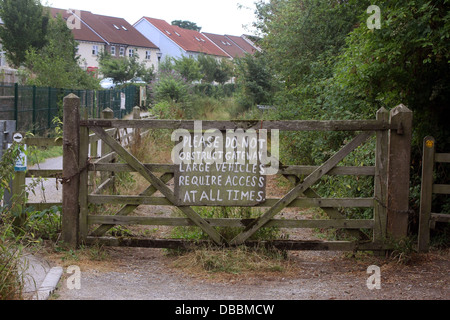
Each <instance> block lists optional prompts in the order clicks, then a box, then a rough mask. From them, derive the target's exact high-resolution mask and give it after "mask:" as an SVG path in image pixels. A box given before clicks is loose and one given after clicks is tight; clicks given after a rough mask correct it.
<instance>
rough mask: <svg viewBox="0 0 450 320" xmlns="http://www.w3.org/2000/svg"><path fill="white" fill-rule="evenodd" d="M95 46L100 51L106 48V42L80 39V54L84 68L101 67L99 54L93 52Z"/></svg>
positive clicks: (81, 64)
mask: <svg viewBox="0 0 450 320" xmlns="http://www.w3.org/2000/svg"><path fill="white" fill-rule="evenodd" d="M94 46H97V47H98V52H100V51H102V50H105V44H104V43H96V42H83V41H78V55H79V56H80V66H81V67H82V68H83V69H87V68H89V67H95V68H98V67H99V64H98V55H95V54H93V53H92V51H93V49H94Z"/></svg>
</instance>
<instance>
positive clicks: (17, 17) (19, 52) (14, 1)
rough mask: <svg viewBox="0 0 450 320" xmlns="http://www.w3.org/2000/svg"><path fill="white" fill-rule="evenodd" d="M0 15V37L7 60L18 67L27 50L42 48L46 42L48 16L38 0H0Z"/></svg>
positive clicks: (22, 61) (23, 60)
mask: <svg viewBox="0 0 450 320" xmlns="http://www.w3.org/2000/svg"><path fill="white" fill-rule="evenodd" d="M0 17H1V18H2V20H3V23H4V26H3V28H0V38H1V40H2V44H3V48H4V50H5V51H6V57H7V59H8V60H9V62H10V63H11V64H12V65H13V66H15V67H20V66H21V65H22V64H23V63H24V62H25V55H26V52H27V50H29V49H30V48H34V49H36V50H39V49H42V48H43V47H44V45H45V44H46V43H47V37H46V34H47V26H48V22H49V17H48V16H47V15H44V9H43V7H42V5H41V3H40V1H39V0H0Z"/></svg>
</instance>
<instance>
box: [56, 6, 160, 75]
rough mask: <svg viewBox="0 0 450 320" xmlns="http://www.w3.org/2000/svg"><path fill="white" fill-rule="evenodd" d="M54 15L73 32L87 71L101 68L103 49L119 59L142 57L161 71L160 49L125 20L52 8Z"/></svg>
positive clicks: (146, 62) (142, 59)
mask: <svg viewBox="0 0 450 320" xmlns="http://www.w3.org/2000/svg"><path fill="white" fill-rule="evenodd" d="M50 12H51V15H52V16H53V17H56V16H57V15H58V14H59V15H61V16H62V17H63V18H64V19H65V20H66V21H67V24H68V26H69V28H70V29H72V32H73V35H74V38H75V40H76V41H77V42H78V43H79V46H78V54H79V55H80V58H81V59H80V60H81V61H82V62H81V63H82V65H81V66H82V67H83V68H85V69H89V68H91V69H92V68H98V66H99V63H98V55H99V53H100V52H101V51H102V50H103V51H107V52H109V53H110V54H111V55H112V56H114V57H118V58H119V57H126V56H127V57H131V56H133V55H138V56H139V60H140V62H144V63H145V64H146V66H147V67H151V66H154V67H155V69H157V67H158V52H159V48H158V47H157V46H156V45H155V44H154V43H153V42H151V41H150V40H148V39H147V38H146V37H144V36H143V35H142V34H141V33H140V32H139V31H137V30H136V29H135V28H134V27H133V26H132V25H131V24H130V23H128V22H127V21H126V20H125V19H123V18H117V17H109V16H104V15H98V14H94V13H92V12H89V11H81V10H65V9H56V8H50Z"/></svg>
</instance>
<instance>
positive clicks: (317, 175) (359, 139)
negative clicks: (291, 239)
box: [231, 132, 374, 245]
mask: <svg viewBox="0 0 450 320" xmlns="http://www.w3.org/2000/svg"><path fill="white" fill-rule="evenodd" d="M373 134H374V132H364V133H361V134H359V135H358V136H356V137H355V138H354V139H353V140H352V141H351V142H350V143H349V144H347V145H346V146H345V147H343V148H342V149H341V150H339V151H338V152H337V153H336V154H335V155H334V156H332V157H331V158H330V159H329V160H328V161H326V162H325V163H324V164H323V165H322V166H320V167H319V168H317V169H316V170H315V171H314V172H313V173H311V174H310V175H309V176H308V177H306V178H305V180H303V183H301V184H299V185H297V186H296V187H295V188H294V189H292V190H291V191H290V192H289V193H288V194H287V195H286V196H285V197H284V198H283V199H281V200H280V201H278V202H277V203H276V204H275V205H274V206H273V207H271V208H270V209H269V210H268V211H267V212H266V213H265V214H263V215H262V216H261V217H259V218H258V219H256V220H255V221H254V222H253V223H252V224H250V225H249V226H248V227H247V228H245V230H244V231H243V232H242V233H240V234H239V235H237V236H236V237H235V238H234V239H233V240H231V244H232V245H241V244H243V243H244V242H245V241H246V240H247V239H248V238H250V237H251V236H252V235H253V234H254V233H255V232H256V231H258V230H259V229H260V228H262V227H263V226H264V225H265V224H266V223H267V222H269V221H270V220H271V219H272V218H273V217H274V216H276V215H277V214H278V213H279V212H280V211H281V210H283V209H284V208H286V207H287V206H288V205H289V204H290V203H291V202H292V201H294V200H295V199H296V198H297V197H298V196H299V195H301V194H302V193H304V192H305V191H306V190H308V189H309V188H310V187H312V186H313V185H314V184H315V183H317V181H318V180H319V179H321V178H322V177H323V176H324V175H326V174H327V173H328V172H329V171H330V170H331V169H333V168H334V167H335V166H336V165H337V164H338V163H339V162H341V161H342V160H343V159H344V158H345V157H346V156H347V155H348V154H349V153H351V152H352V151H353V150H355V149H356V148H357V147H359V146H360V145H361V144H362V143H364V142H365V141H366V140H367V139H369V138H370V137H371V136H372V135H373Z"/></svg>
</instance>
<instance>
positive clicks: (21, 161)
mask: <svg viewBox="0 0 450 320" xmlns="http://www.w3.org/2000/svg"><path fill="white" fill-rule="evenodd" d="M13 141H14V142H16V143H21V142H22V141H23V134H22V133H20V132H16V133H14V134H13ZM8 147H11V145H9V146H8ZM26 150H27V146H26V145H25V146H24V149H23V150H21V151H20V154H19V157H18V158H17V160H16V164H15V166H14V171H15V172H24V171H27V162H28V161H27V155H26V153H25V151H26Z"/></svg>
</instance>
